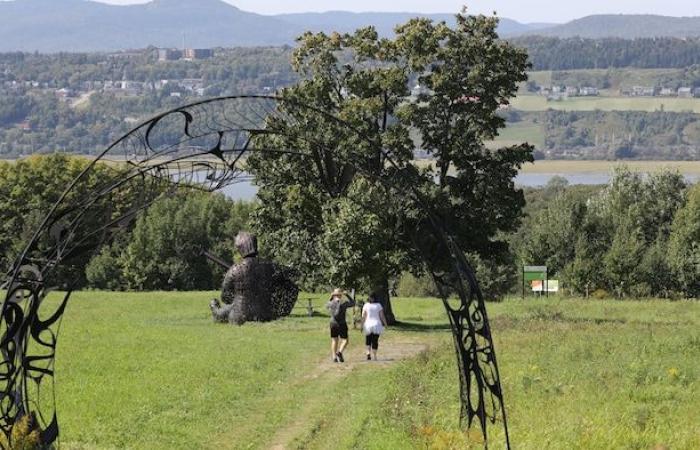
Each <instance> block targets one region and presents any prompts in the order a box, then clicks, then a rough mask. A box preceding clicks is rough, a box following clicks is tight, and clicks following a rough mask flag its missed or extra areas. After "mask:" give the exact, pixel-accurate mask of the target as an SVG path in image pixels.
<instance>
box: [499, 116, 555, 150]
mask: <svg viewBox="0 0 700 450" xmlns="http://www.w3.org/2000/svg"><path fill="white" fill-rule="evenodd" d="M523 142H527V143H530V144H532V145H534V146H535V147H538V148H542V147H544V130H543V129H542V125H538V124H534V123H530V122H517V123H509V124H508V126H507V127H506V128H505V129H503V130H500V132H499V135H498V137H497V138H496V139H495V140H494V141H493V142H492V143H491V144H490V145H489V146H490V147H506V146H510V145H518V144H522V143H523Z"/></svg>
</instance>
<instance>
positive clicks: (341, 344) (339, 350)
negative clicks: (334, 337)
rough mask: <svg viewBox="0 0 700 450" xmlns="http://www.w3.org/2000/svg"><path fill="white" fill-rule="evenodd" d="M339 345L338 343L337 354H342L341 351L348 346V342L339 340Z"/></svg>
mask: <svg viewBox="0 0 700 450" xmlns="http://www.w3.org/2000/svg"><path fill="white" fill-rule="evenodd" d="M339 343H340V345H339V346H338V353H343V350H345V347H347V346H348V340H347V339H343V338H340V340H339Z"/></svg>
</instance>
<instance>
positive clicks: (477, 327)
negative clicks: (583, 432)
mask: <svg viewBox="0 0 700 450" xmlns="http://www.w3.org/2000/svg"><path fill="white" fill-rule="evenodd" d="M301 111H303V112H304V113H305V116H306V117H308V116H309V114H311V115H312V116H314V117H315V118H317V119H318V120H317V121H313V123H309V122H304V123H298V122H297V119H298V117H299V116H300V115H299V114H295V112H301ZM290 124H292V126H289V125H290ZM324 124H326V125H328V124H333V125H334V127H336V128H339V129H343V130H345V131H346V132H347V136H346V137H347V138H349V139H351V140H354V142H353V145H361V146H374V147H375V148H378V149H380V147H377V145H378V144H377V143H376V142H374V141H373V140H372V139H371V138H369V137H367V136H363V135H362V133H360V132H358V131H356V130H355V129H353V127H352V126H351V125H349V124H347V123H345V122H343V121H342V120H340V119H339V118H337V117H335V116H333V115H331V114H328V113H326V112H324V111H321V110H318V109H315V108H313V107H311V106H308V105H302V104H299V103H296V102H294V101H292V100H289V99H285V98H281V97H271V96H233V97H222V98H215V99H210V100H205V101H202V102H198V103H194V104H191V105H187V106H183V107H180V108H176V109H174V110H171V111H168V112H166V113H163V114H160V115H158V116H156V117H154V118H152V119H150V120H148V121H146V122H144V123H142V124H141V125H139V126H138V127H136V128H134V129H133V130H132V131H130V132H129V133H127V134H126V135H124V136H123V137H122V138H120V139H119V140H117V141H116V142H114V143H113V144H112V145H110V146H109V147H108V148H107V149H106V150H105V151H104V152H102V153H101V154H100V155H99V156H98V157H97V158H96V159H95V160H94V161H92V162H91V163H90V164H89V165H88V166H87V168H86V169H85V170H84V171H83V172H82V173H81V174H80V175H79V176H78V177H77V178H76V179H75V180H74V181H73V182H72V183H71V184H70V186H68V188H67V189H66V190H65V192H64V193H63V195H62V196H61V198H60V199H59V200H58V201H57V202H56V203H55V204H54V206H53V207H52V208H51V210H50V211H49V212H48V214H47V215H46V217H45V219H44V220H43V222H42V224H41V226H40V227H39V228H38V229H37V230H36V232H35V233H34V235H33V237H32V239H31V240H30V242H29V243H28V244H27V246H26V247H25V249H24V251H23V252H22V253H21V255H19V257H18V258H17V260H16V262H15V264H14V267H13V269H12V271H11V272H10V273H9V274H8V276H7V281H6V283H5V287H6V289H7V291H6V295H5V299H4V302H3V304H2V309H1V311H0V352H2V363H1V364H0V429H1V430H2V432H3V433H4V434H5V435H6V436H7V437H8V439H9V438H10V435H11V431H12V427H13V426H14V424H15V423H16V421H17V420H18V419H19V418H21V417H23V416H25V415H33V416H35V417H36V419H37V420H38V422H39V426H40V428H41V438H42V442H43V443H45V444H50V443H53V442H55V441H56V439H57V438H58V434H59V427H58V419H57V416H56V411H55V400H54V398H53V396H52V395H49V396H48V398H49V399H50V403H51V404H48V405H47V404H43V405H42V404H41V400H42V398H46V397H45V396H44V397H42V395H41V389H42V388H47V389H49V390H50V391H51V393H53V389H54V373H55V371H54V362H55V356H56V346H57V340H58V329H59V328H60V321H61V318H62V315H63V312H64V311H65V308H66V304H67V302H68V299H69V298H70V295H71V291H72V286H71V284H70V282H69V281H66V276H65V273H61V268H62V267H64V266H66V265H67V264H68V263H69V262H70V261H74V260H75V258H80V257H85V255H89V254H91V253H92V252H94V251H96V250H97V249H99V247H100V246H101V245H102V244H103V243H104V242H105V241H107V240H109V238H110V236H111V235H113V234H114V233H115V232H116V231H118V230H120V229H123V228H124V227H126V226H127V225H128V224H129V223H130V221H131V220H133V218H134V217H136V215H137V214H138V213H139V212H140V211H142V210H144V209H146V208H148V207H149V206H150V205H151V204H152V203H153V202H154V201H155V200H156V199H158V198H160V197H161V196H162V194H163V191H164V186H166V185H167V186H188V187H192V188H196V189H200V190H204V191H215V190H218V189H220V188H222V187H224V186H227V185H231V184H234V183H237V182H241V181H248V180H249V179H250V177H249V175H248V174H246V172H245V170H244V169H243V168H242V166H241V162H242V158H243V157H244V156H246V155H247V154H251V153H255V152H276V153H279V154H284V155H294V156H298V157H306V158H310V159H312V157H313V155H312V154H310V153H309V152H308V151H304V148H305V149H308V148H313V146H318V145H328V143H327V142H326V143H323V142H318V141H316V140H314V138H313V133H305V132H304V130H307V131H308V130H309V129H310V128H311V129H312V128H313V127H314V126H323V125H324ZM292 133H293V136H291V134H292ZM269 135H283V136H286V137H292V138H293V140H295V141H297V142H304V143H305V144H304V145H300V146H299V148H262V147H256V145H255V144H256V137H257V136H269ZM261 141H264V140H261ZM380 150H381V152H382V155H383V157H384V158H385V161H386V163H387V167H389V168H391V174H392V175H391V176H390V177H376V174H374V175H373V174H365V175H367V176H369V177H374V181H376V182H379V183H382V184H384V185H388V186H389V187H391V186H392V185H394V184H396V185H397V186H402V187H403V188H406V187H408V189H407V190H406V191H405V194H406V199H407V200H409V201H413V202H415V204H417V205H418V206H419V207H420V208H421V209H422V210H423V212H424V213H425V214H426V217H427V219H428V221H429V223H430V225H431V228H432V231H433V237H434V242H433V244H435V243H437V245H439V246H440V248H441V249H442V251H444V252H445V253H446V254H448V255H449V256H450V259H451V262H452V265H451V267H450V269H449V270H448V271H445V270H444V268H443V269H440V270H437V269H435V268H431V267H429V269H430V270H431V272H432V274H433V276H434V278H435V281H436V283H437V284H438V287H440V288H441V292H445V295H443V304H444V306H445V309H446V312H447V314H448V317H449V320H450V324H451V328H452V333H453V337H454V344H455V351H456V355H457V365H458V369H459V378H460V400H461V404H462V408H461V415H460V416H461V419H462V420H463V421H464V422H466V425H467V426H469V427H471V426H472V424H473V422H474V421H475V420H476V421H477V422H478V424H479V427H480V429H481V432H482V434H483V436H484V442H485V445H486V444H487V425H488V423H489V422H490V423H492V424H495V423H496V422H497V421H501V423H502V426H503V429H504V440H505V445H506V446H507V447H509V446H510V443H509V437H508V428H507V421H506V413H505V407H504V402H503V393H502V389H501V383H500V377H499V373H498V365H497V362H496V354H495V350H494V346H493V340H492V336H491V330H490V326H489V321H488V317H487V313H486V308H485V304H484V301H483V298H482V295H481V291H480V290H479V286H478V283H477V280H476V278H475V277H474V273H473V271H472V269H471V268H470V266H469V264H468V262H467V260H466V258H465V257H464V254H463V253H462V251H461V250H460V249H459V247H458V246H457V245H456V243H455V240H454V239H453V238H452V237H451V235H450V234H449V230H445V229H444V227H443V226H442V225H441V222H440V220H439V218H438V217H437V216H436V215H435V214H434V213H433V212H432V211H431V207H430V205H428V204H427V203H426V202H425V201H423V200H422V198H421V194H420V190H419V189H418V188H417V186H416V185H415V184H414V183H413V182H414V181H417V180H418V178H417V177H416V175H417V172H416V170H415V168H414V167H413V166H412V165H411V164H401V163H400V162H398V161H396V160H395V158H393V157H392V154H391V153H390V152H388V151H386V150H384V149H380ZM345 158H347V159H348V160H349V161H350V162H352V158H353V155H352V152H350V153H349V154H346V156H345ZM107 160H117V161H121V162H123V164H121V165H120V166H119V167H120V168H119V169H115V170H119V171H120V172H119V174H118V177H117V178H116V181H115V179H111V180H108V181H105V182H104V183H102V184H100V181H99V180H98V185H97V187H96V188H93V189H92V190H91V191H90V192H87V193H81V191H80V189H79V187H80V186H81V183H85V182H86V179H87V178H88V177H89V176H90V175H91V174H93V172H94V171H95V167H96V164H98V163H99V162H100V161H107ZM117 196H118V197H120V198H122V200H123V199H128V200H129V205H130V206H129V208H128V209H126V210H114V209H113V208H112V205H111V201H110V200H111V199H112V198H115V197H117ZM417 245H418V244H417ZM52 290H61V291H64V292H65V295H64V297H63V301H62V302H60V304H59V306H58V307H57V308H56V309H54V310H52V311H47V308H48V307H47V305H46V304H45V303H44V299H45V298H46V295H47V294H48V293H49V292H50V291H52ZM448 290H449V291H450V292H453V293H456V294H457V295H458V296H459V301H458V302H457V303H455V302H452V301H450V300H448V299H447V294H446V293H447V292H448Z"/></svg>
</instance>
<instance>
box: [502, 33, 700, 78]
mask: <svg viewBox="0 0 700 450" xmlns="http://www.w3.org/2000/svg"><path fill="white" fill-rule="evenodd" d="M510 41H511V42H512V43H513V44H514V45H516V46H519V47H523V48H526V49H527V52H528V54H529V55H530V61H531V62H532V64H533V68H534V69H535V70H572V69H608V68H610V67H638V68H658V67H662V68H669V67H688V66H691V65H693V64H698V63H700V56H699V55H700V38H683V39H680V38H671V37H654V38H642V39H620V38H603V39H582V38H580V37H571V38H564V39H561V38H555V37H542V36H527V37H522V38H515V39H510Z"/></svg>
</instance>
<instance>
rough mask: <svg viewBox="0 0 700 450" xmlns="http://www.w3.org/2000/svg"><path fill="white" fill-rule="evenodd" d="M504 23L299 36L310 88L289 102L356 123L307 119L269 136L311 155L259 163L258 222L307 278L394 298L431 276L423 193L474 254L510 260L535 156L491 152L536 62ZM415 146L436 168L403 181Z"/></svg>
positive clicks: (517, 150)
mask: <svg viewBox="0 0 700 450" xmlns="http://www.w3.org/2000/svg"><path fill="white" fill-rule="evenodd" d="M497 24H498V20H497V19H496V18H493V17H485V16H468V15H464V14H461V15H458V16H457V25H456V27H455V28H450V27H448V26H447V25H446V24H444V23H433V22H432V21H430V20H428V19H413V20H410V21H409V22H407V23H406V24H403V25H401V26H399V27H397V28H396V36H395V38H393V39H380V38H379V36H378V34H377V32H376V30H374V29H373V28H372V27H368V28H362V29H359V30H357V31H356V32H355V33H352V34H338V33H334V34H331V35H326V34H324V33H318V34H314V33H306V34H304V35H303V36H301V37H300V38H299V46H298V48H297V49H296V50H295V51H294V53H293V56H292V64H293V67H294V70H295V71H297V72H298V73H299V75H300V77H301V81H300V82H299V83H297V84H296V85H294V86H292V87H290V88H287V89H284V90H283V92H282V95H283V96H284V97H285V98H286V99H288V100H290V101H293V102H298V103H301V104H306V105H310V106H312V107H314V108H317V109H320V110H322V111H326V112H328V113H330V114H331V115H333V116H336V117H338V118H340V119H342V120H343V121H344V122H345V124H342V123H339V122H336V121H333V120H330V119H328V118H325V117H323V115H319V114H318V113H315V112H303V111H301V112H297V113H296V114H297V115H296V117H295V119H294V121H293V123H288V124H285V126H287V127H288V129H292V128H293V129H295V130H296V132H295V133H290V134H291V135H293V136H295V138H289V137H288V136H287V137H284V136H282V137H280V136H278V137H265V139H277V140H278V141H277V142H275V144H276V145H278V146H280V145H285V146H296V147H300V148H301V149H302V150H304V151H305V152H306V153H307V154H308V155H309V157H308V158H300V157H298V156H296V155H289V154H271V153H258V154H256V155H253V156H251V157H250V158H249V160H248V168H249V170H250V171H251V172H252V173H253V174H254V175H255V176H256V183H257V185H258V186H259V188H260V191H259V198H260V204H259V206H258V208H257V210H256V212H255V214H254V223H255V226H256V228H257V229H258V231H259V232H260V234H261V235H262V236H264V237H265V239H266V247H267V248H270V249H274V250H273V252H274V253H275V256H276V257H277V258H279V259H280V260H281V261H282V262H284V263H289V264H292V265H294V266H297V267H300V268H303V269H304V272H305V281H306V282H307V283H310V284H317V283H324V282H325V283H333V284H336V285H343V286H357V287H363V288H366V289H373V290H376V291H378V292H380V293H383V294H384V295H383V296H382V297H383V298H385V299H387V298H388V295H387V291H388V280H389V279H390V278H392V277H396V276H397V275H398V274H400V273H401V271H402V270H405V269H412V270H414V271H417V272H418V271H420V265H419V263H418V262H419V261H420V260H421V258H420V255H416V251H415V248H416V247H415V245H414V243H415V240H416V239H418V238H420V237H421V236H423V233H422V232H427V227H428V224H427V223H426V220H427V219H426V217H424V216H423V215H422V214H421V212H420V208H418V207H417V205H415V204H414V203H413V202H411V201H410V200H409V199H408V198H409V197H408V196H407V195H406V191H407V190H408V189H411V188H415V187H416V186H420V187H419V189H420V190H421V192H420V194H421V197H422V198H423V199H424V200H425V201H426V203H427V204H429V205H430V206H431V207H432V208H433V209H434V212H435V213H436V216H437V217H439V219H440V220H441V221H442V222H443V225H444V226H445V227H446V228H447V229H449V230H450V231H451V232H453V233H454V234H455V236H456V238H457V240H458V242H459V244H460V245H461V247H462V248H463V249H464V250H466V251H470V252H472V251H473V252H476V253H478V254H481V255H483V256H484V257H488V258H491V259H492V258H494V256H495V257H503V256H504V255H506V254H507V253H508V252H507V246H506V245H505V243H504V242H502V241H500V240H499V239H498V237H497V235H498V233H500V232H503V231H509V230H514V229H515V228H516V227H517V225H518V218H519V215H520V211H521V208H522V206H523V204H524V198H523V194H522V192H521V191H520V190H518V189H515V187H514V184H513V178H514V177H515V175H516V174H517V171H518V169H519V167H520V166H521V165H522V164H523V163H524V162H527V161H531V160H532V156H531V151H532V149H531V147H530V146H529V145H526V144H523V145H519V146H514V147H509V148H504V149H500V150H496V151H492V150H489V149H487V148H486V146H485V145H484V141H486V140H489V139H492V138H493V136H495V134H496V133H497V131H498V129H500V128H502V127H503V126H504V120H503V118H502V117H501V116H500V115H499V114H498V112H499V109H500V108H501V107H502V105H507V104H508V101H509V99H510V98H511V97H512V96H514V95H515V93H516V91H517V87H518V83H520V82H522V81H524V80H525V79H526V73H525V71H526V69H527V55H526V54H525V53H524V52H523V51H522V50H519V49H517V48H515V47H513V46H511V45H509V44H508V43H507V42H504V41H501V40H499V39H498V36H497V34H496V31H495V30H496V26H497ZM416 84H418V85H419V88H418V89H419V90H420V91H421V92H420V93H419V94H418V95H415V94H416V92H415V90H416V89H414V90H413V91H414V92H413V93H412V92H411V87H413V86H414V85H416ZM412 94H414V95H412ZM300 128H301V129H300ZM298 136H304V139H298V138H297V137H298ZM414 143H418V145H419V146H420V147H421V148H422V149H424V150H425V151H427V152H429V153H430V154H432V155H433V156H434V157H435V165H434V166H429V167H423V168H417V169H416V171H415V172H414V173H416V174H417V175H416V179H415V180H412V181H411V183H413V186H412V187H411V186H402V185H401V177H397V170H396V169H397V166H398V167H405V166H406V165H409V164H412V159H413V148H414ZM285 148H286V147H285ZM386 154H388V155H390V157H391V160H392V161H393V164H389V163H388V161H387V160H386V158H385V155H386ZM427 248H428V247H427V246H421V249H423V250H425V249H427ZM422 256H423V259H432V260H440V259H444V258H446V257H447V255H437V254H434V255H422ZM417 257H418V258H417Z"/></svg>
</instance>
